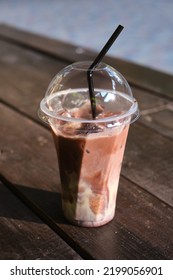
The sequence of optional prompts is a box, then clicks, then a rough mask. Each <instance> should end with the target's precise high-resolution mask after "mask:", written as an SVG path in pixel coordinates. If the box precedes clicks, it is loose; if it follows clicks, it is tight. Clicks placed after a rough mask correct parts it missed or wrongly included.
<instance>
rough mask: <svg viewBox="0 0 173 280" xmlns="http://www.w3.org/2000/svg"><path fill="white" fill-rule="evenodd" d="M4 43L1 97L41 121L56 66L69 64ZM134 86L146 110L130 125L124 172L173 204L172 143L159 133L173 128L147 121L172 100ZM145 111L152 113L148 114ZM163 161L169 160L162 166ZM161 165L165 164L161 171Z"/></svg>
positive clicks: (0, 66)
mask: <svg viewBox="0 0 173 280" xmlns="http://www.w3.org/2000/svg"><path fill="white" fill-rule="evenodd" d="M1 46H2V50H3V51H2V53H1V54H0V61H1V64H0V72H1V73H2V75H0V83H1V91H0V96H1V99H2V100H3V102H4V103H5V104H9V105H10V106H11V107H12V108H13V109H15V110H17V111H20V112H21V113H23V114H25V115H27V116H29V117H31V118H32V119H34V120H36V121H38V115H37V111H38V108H39V102H40V100H41V99H42V98H43V96H44V94H45V91H46V88H47V85H48V83H49V82H50V78H51V77H52V76H54V75H55V73H56V72H57V69H58V70H60V69H61V67H62V66H65V65H66V64H65V63H64V64H62V62H61V63H59V62H58V61H56V60H55V59H54V60H53V59H51V58H50V60H49V58H48V57H46V56H43V55H42V54H35V53H34V54H33V52H31V51H28V50H25V49H21V47H18V46H13V45H10V44H9V43H5V42H2V44H1ZM9 53H10V55H11V57H13V61H15V62H14V63H11V60H10V59H9ZM46 67H47V68H46ZM45 69H47V72H48V73H47V72H46V71H45ZM9 77H10V82H9ZM133 89H134V95H135V96H136V98H137V99H139V105H140V109H141V112H144V116H142V118H141V120H139V121H138V122H137V125H136V124H135V125H132V126H131V129H130V135H129V138H128V145H127V149H126V153H125V161H124V166H125V168H123V170H122V174H124V175H125V176H126V177H127V178H129V179H130V180H132V181H133V182H137V183H138V184H139V186H141V187H142V188H144V189H146V190H148V191H150V192H151V193H152V194H155V195H156V196H157V197H159V198H162V200H163V201H165V202H166V203H168V204H170V205H173V193H172V192H173V189H172V184H173V178H172V177H173V176H172V174H171V173H170V168H171V167H172V165H173V151H172V145H173V143H171V142H169V140H167V139H165V138H164V137H161V135H160V132H161V133H162V134H165V133H166V132H167V134H168V133H169V135H171V133H172V127H171V124H170V122H169V123H168V122H167V121H168V120H167V119H166V120H165V121H163V119H162V118H160V119H159V121H158V125H157V126H156V125H155V123H153V122H152V121H151V122H148V119H147V117H148V118H151V117H150V112H152V111H153V110H156V112H157V111H158V110H159V108H162V109H161V111H159V112H160V113H161V112H162V111H164V108H165V107H166V106H168V105H170V104H171V103H170V102H169V100H167V99H165V98H160V97H156V96H155V95H152V94H151V93H148V92H146V91H144V90H139V89H137V88H135V87H133ZM146 111H147V112H149V113H148V114H147V113H146ZM156 114H157V113H155V114H154V115H156ZM157 120H158V118H157ZM153 121H154V119H153ZM140 122H141V123H144V124H145V125H146V126H147V125H148V126H149V127H151V128H153V127H154V130H156V131H158V132H159V134H158V135H157V133H154V131H152V130H150V129H149V130H148V129H147V128H145V127H143V126H141V125H139V123H140ZM152 123H153V125H152ZM134 126H135V127H134ZM133 132H134V133H133ZM131 135H133V136H131ZM151 140H152V142H151ZM156 143H157V145H156ZM150 147H151V149H150ZM153 147H154V149H153ZM167 147H169V148H167ZM168 154H169V156H168ZM156 158H157V162H156V164H155V159H156ZM150 159H151V160H150ZM163 162H166V163H165V164H164V165H163ZM124 166H123V167H124ZM162 166H165V167H164V169H163V170H161V171H160V168H161V169H162ZM165 178H166V180H165ZM136 180H137V181H136Z"/></svg>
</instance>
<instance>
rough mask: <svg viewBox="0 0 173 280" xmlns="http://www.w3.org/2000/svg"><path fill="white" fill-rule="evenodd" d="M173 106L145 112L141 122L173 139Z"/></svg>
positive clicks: (169, 105)
mask: <svg viewBox="0 0 173 280" xmlns="http://www.w3.org/2000/svg"><path fill="white" fill-rule="evenodd" d="M172 120H173V104H172V105H171V104H168V105H167V106H165V109H164V108H163V110H159V109H158V110H154V109H153V110H146V111H143V114H142V118H141V122H142V123H144V124H146V125H147V126H149V127H151V128H152V129H153V130H156V131H158V132H159V133H160V134H163V135H165V136H167V137H169V138H170V139H173V121H172Z"/></svg>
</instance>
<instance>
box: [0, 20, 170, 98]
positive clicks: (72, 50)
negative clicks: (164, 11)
mask: <svg viewBox="0 0 173 280" xmlns="http://www.w3.org/2000/svg"><path fill="white" fill-rule="evenodd" d="M0 37H1V38H2V39H3V40H7V41H10V42H13V43H14V44H19V45H22V46H24V47H25V48H32V49H35V50H38V51H40V52H43V53H47V54H49V55H51V56H55V57H58V58H61V59H63V60H64V61H66V62H68V63H70V62H73V61H80V60H93V59H94V58H95V56H96V52H94V51H91V50H89V49H86V48H83V47H80V46H74V45H72V44H67V43H64V42H61V41H57V40H54V39H50V38H46V37H44V36H41V35H36V34H32V33H29V32H26V31H23V30H19V29H16V28H14V27H11V26H7V25H4V24H1V25H0ZM91 47H92V46H91ZM105 62H107V63H108V64H110V65H112V66H114V67H115V68H116V69H117V70H118V71H119V72H121V73H122V74H123V75H124V76H125V77H126V79H127V80H128V81H129V82H130V83H132V84H134V85H136V86H139V87H140V88H144V89H147V90H151V91H152V92H153V93H154V92H155V93H158V94H161V95H163V96H168V97H169V98H171V99H173V88H172V75H170V74H167V73H163V72H160V71H156V70H154V69H151V68H147V67H143V66H139V65H137V64H134V63H131V62H127V61H123V60H121V59H118V58H115V57H111V56H106V58H105Z"/></svg>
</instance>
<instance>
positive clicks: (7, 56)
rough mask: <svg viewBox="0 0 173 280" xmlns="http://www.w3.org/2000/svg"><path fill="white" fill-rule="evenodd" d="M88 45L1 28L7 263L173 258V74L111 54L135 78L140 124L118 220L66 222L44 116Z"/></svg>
mask: <svg viewBox="0 0 173 280" xmlns="http://www.w3.org/2000/svg"><path fill="white" fill-rule="evenodd" d="M95 56H96V54H95V53H94V52H92V51H90V50H86V49H84V48H81V47H79V46H78V47H77V46H73V45H70V44H66V43H64V42H59V41H55V40H51V39H48V38H44V37H42V36H38V35H34V34H30V33H27V32H23V31H21V30H17V29H15V28H12V27H9V26H6V25H2V24H1V25H0V95H1V105H0V107H1V111H0V112H1V115H0V116H1V125H0V127H1V130H0V132H1V138H0V149H1V161H0V162H1V163H0V171H1V185H0V259H172V258H173V103H172V102H173V77H172V76H171V75H168V74H166V73H161V72H158V71H155V70H152V69H148V68H145V67H141V66H139V65H135V64H132V63H129V62H126V61H123V60H120V59H116V58H112V57H108V56H107V57H106V58H105V62H107V63H109V64H111V65H112V66H114V67H115V68H116V69H117V70H119V71H120V72H121V73H122V74H123V75H124V76H125V77H126V78H127V80H128V81H129V83H130V85H131V87H132V90H133V93H134V95H135V97H136V98H137V100H138V102H139V105H140V110H141V117H140V119H139V120H138V121H137V122H136V123H135V124H133V125H132V126H131V129H130V133H129V137H128V142H127V148H126V151H125V157H124V162H123V167H122V172H121V178H120V185H119V191H118V199H117V208H116V215H115V218H114V220H113V221H112V222H110V223H109V224H107V225H105V226H102V227H99V228H80V227H77V226H73V225H70V224H69V223H67V222H66V220H65V219H64V217H63V215H62V210H61V203H60V183H59V176H58V171H57V170H58V169H57V159H56V154H55V148H54V144H53V140H52V136H51V133H50V130H49V128H48V127H46V126H44V124H43V123H42V122H41V121H40V120H39V119H38V116H37V109H38V107H39V102H40V100H41V99H42V98H43V96H44V94H45V91H46V89H47V86H48V84H49V82H50V81H51V79H52V78H53V76H54V75H55V74H56V73H57V72H58V71H59V70H60V69H62V68H63V67H64V66H66V65H68V64H70V63H72V62H74V61H80V60H93V58H94V57H95Z"/></svg>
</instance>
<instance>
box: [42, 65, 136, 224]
mask: <svg viewBox="0 0 173 280" xmlns="http://www.w3.org/2000/svg"><path fill="white" fill-rule="evenodd" d="M90 64H91V62H87V61H86V62H78V63H74V64H72V65H69V66H67V67H65V68H64V69H63V70H62V71H60V72H59V73H58V74H57V75H56V76H55V77H54V79H53V80H52V82H51V83H50V85H49V87H48V89H47V92H46V95H45V98H44V99H43V100H42V101H41V103H40V116H41V118H42V119H43V120H44V121H46V122H48V123H49V125H50V127H51V130H52V132H53V138H54V142H55V147H56V151H57V157H58V162H59V171H60V179H61V189H62V209H63V213H64V216H65V217H66V219H67V220H68V221H69V222H71V223H73V224H75V225H79V226H86V227H97V226H101V225H104V224H106V223H108V222H109V221H111V220H112V219H113V217H114V214H115V206H116V197H117V191H118V184H119V177H120V171H121V165H122V160H123V155H124V150H125V145H126V139H127V135H128V130H129V125H130V123H132V122H133V121H135V120H136V119H137V118H138V116H139V111H138V104H137V102H136V100H135V99H134V97H133V95H132V92H131V89H130V86H129V85H128V83H127V81H126V80H125V78H124V77H123V76H122V75H121V74H120V73H119V72H118V71H116V70H115V69H114V68H112V67H111V66H109V65H107V64H105V63H100V64H99V65H98V66H97V67H96V68H95V69H94V72H93V83H94V95H95V99H96V119H94V120H93V119H92V113H91V104H90V98H89V92H88V85H87V70H88V67H89V66H90Z"/></svg>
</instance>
